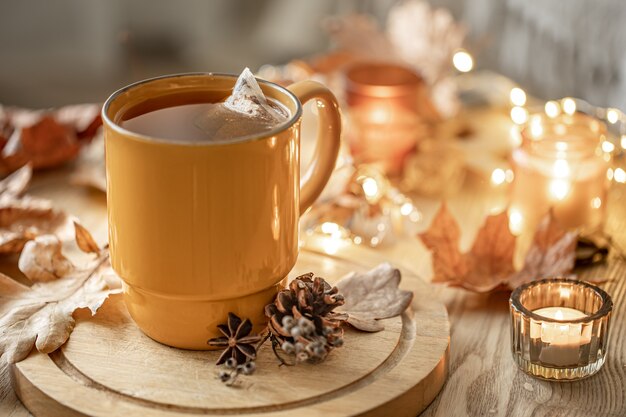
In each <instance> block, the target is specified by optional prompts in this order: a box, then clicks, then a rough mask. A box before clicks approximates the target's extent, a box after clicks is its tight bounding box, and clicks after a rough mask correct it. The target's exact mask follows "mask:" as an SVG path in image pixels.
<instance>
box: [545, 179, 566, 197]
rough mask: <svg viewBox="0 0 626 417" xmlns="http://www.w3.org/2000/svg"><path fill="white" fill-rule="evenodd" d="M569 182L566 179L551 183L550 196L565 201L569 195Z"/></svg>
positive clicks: (555, 180)
mask: <svg viewBox="0 0 626 417" xmlns="http://www.w3.org/2000/svg"><path fill="white" fill-rule="evenodd" d="M569 191H570V184H569V181H567V180H564V179H560V178H559V179H554V180H552V181H550V194H551V195H552V197H554V198H555V199H557V200H564V199H565V197H567V195H568V194H569Z"/></svg>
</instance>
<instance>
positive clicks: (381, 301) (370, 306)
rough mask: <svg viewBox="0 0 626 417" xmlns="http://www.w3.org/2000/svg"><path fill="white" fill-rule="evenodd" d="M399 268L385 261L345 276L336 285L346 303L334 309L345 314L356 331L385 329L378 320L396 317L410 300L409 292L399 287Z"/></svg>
mask: <svg viewBox="0 0 626 417" xmlns="http://www.w3.org/2000/svg"><path fill="white" fill-rule="evenodd" d="M400 279H401V274H400V271H399V270H398V269H396V268H394V267H392V266H391V265H390V264H388V263H383V264H380V265H378V266H377V267H376V268H374V269H371V270H369V271H368V272H366V273H363V274H357V273H355V272H353V273H351V274H349V275H347V276H345V277H344V278H342V279H341V280H339V282H337V284H336V286H337V288H338V289H339V292H340V293H341V294H342V295H343V296H344V299H345V304H344V305H343V306H341V307H338V308H337V309H336V310H335V311H337V312H341V313H347V314H348V320H347V321H348V323H350V324H351V325H352V326H354V327H356V328H357V329H359V330H363V331H366V332H378V331H381V330H383V329H384V328H385V326H384V325H383V324H382V323H381V322H380V321H379V320H381V319H387V318H391V317H395V316H398V315H400V314H402V312H404V310H406V309H407V307H408V306H409V305H410V304H411V300H412V299H413V293H412V292H411V291H405V290H401V289H400V288H399V287H398V286H399V284H400Z"/></svg>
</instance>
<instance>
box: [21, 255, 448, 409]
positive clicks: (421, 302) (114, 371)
mask: <svg viewBox="0 0 626 417" xmlns="http://www.w3.org/2000/svg"><path fill="white" fill-rule="evenodd" d="M369 267H370V265H365V264H362V263H358V262H354V261H348V260H345V259H341V258H337V257H330V256H328V255H322V254H318V253H315V252H310V251H306V250H305V251H303V252H302V253H301V255H300V259H299V261H298V264H297V266H296V268H295V270H294V271H293V272H292V275H295V274H300V273H304V272H307V271H316V273H317V274H318V275H320V276H324V277H327V278H329V279H331V280H332V279H333V278H334V279H337V278H339V277H341V276H343V275H344V274H345V273H347V272H349V271H352V270H361V271H362V270H365V269H367V268H369ZM331 277H332V278H331ZM402 279H403V287H405V288H408V289H412V290H413V291H414V292H415V299H414V302H413V305H412V308H411V309H410V310H408V311H407V313H406V314H404V315H403V316H402V317H401V318H400V317H398V318H394V319H389V320H386V321H385V326H386V329H385V330H384V331H382V332H379V333H372V334H370V333H362V332H357V331H354V330H352V329H349V330H347V331H346V335H345V344H344V347H342V348H340V349H336V350H335V351H333V352H332V354H331V355H329V356H328V359H327V360H326V361H325V362H323V363H321V364H318V365H309V364H302V365H298V366H295V367H288V366H283V367H279V366H277V360H276V358H275V357H274V354H273V353H272V350H271V347H270V346H269V345H270V344H269V343H266V344H265V345H264V346H263V347H262V348H261V350H260V352H259V355H258V360H257V371H256V373H255V374H254V375H251V376H242V377H241V378H240V379H239V381H240V383H239V384H238V385H237V386H236V387H227V386H225V385H223V384H222V383H221V382H220V381H219V380H218V379H217V378H216V374H217V372H218V368H217V367H216V366H214V365H213V363H214V362H215V360H216V358H217V355H218V353H216V352H194V351H185V350H180V349H175V348H170V347H167V346H164V345H161V344H159V343H157V342H155V341H153V340H151V339H150V338H148V337H147V336H145V335H144V334H143V333H142V332H141V331H140V330H139V329H138V328H137V327H136V326H135V325H134V324H133V322H132V321H131V319H130V317H129V316H128V313H127V312H126V309H125V307H124V304H123V302H122V300H121V297H120V296H114V297H112V298H111V299H110V300H108V301H107V302H106V303H105V305H104V306H103V307H102V309H101V310H100V311H99V312H98V314H97V315H96V316H95V317H93V318H92V317H89V315H88V314H78V320H77V325H76V328H75V330H74V332H73V333H72V335H71V337H70V339H69V341H68V342H67V343H66V344H65V345H64V346H63V347H62V348H61V349H59V350H58V351H56V352H54V353H52V354H49V355H45V354H42V353H39V352H35V353H32V354H31V355H30V356H29V357H28V358H27V359H26V360H24V361H22V362H20V363H18V364H16V365H14V366H13V368H12V373H13V381H14V387H15V390H16V392H17V394H18V396H19V397H20V399H21V400H22V402H23V403H24V404H25V405H26V407H27V408H28V409H29V410H30V411H31V412H32V413H33V414H34V415H36V416H83V415H89V416H147V415H154V416H189V415H194V414H195V415H247V416H252V415H253V416H261V415H266V416H267V415H285V416H287V415H291V416H293V415H297V416H316V415H322V414H323V415H325V416H344V415H372V416H388V415H394V416H403V415H405V416H415V415H417V414H418V413H419V412H420V411H422V410H423V409H424V408H425V407H426V406H427V405H428V404H429V403H430V402H431V401H432V400H433V399H434V397H435V396H436V395H437V393H438V392H439V390H440V389H441V387H442V386H443V383H444V381H445V379H446V375H447V358H448V343H449V324H448V317H447V313H446V309H445V307H444V306H443V305H442V304H440V303H439V302H436V301H433V300H432V298H431V297H430V288H429V286H428V285H427V284H425V283H423V282H422V281H420V280H419V279H418V278H417V277H415V276H411V275H410V274H407V273H405V274H404V276H403V278H402Z"/></svg>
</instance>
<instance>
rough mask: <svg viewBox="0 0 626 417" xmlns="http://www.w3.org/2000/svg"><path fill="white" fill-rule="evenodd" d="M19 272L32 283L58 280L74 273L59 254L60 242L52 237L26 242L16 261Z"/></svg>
mask: <svg viewBox="0 0 626 417" xmlns="http://www.w3.org/2000/svg"><path fill="white" fill-rule="evenodd" d="M18 267H19V268H20V271H22V272H23V273H24V275H26V277H27V278H28V279H30V280H31V281H33V282H45V281H52V280H55V279H59V278H61V277H64V276H66V275H69V274H70V273H71V272H73V271H74V269H75V267H74V265H73V264H72V263H71V262H70V261H69V260H68V259H67V258H66V257H65V256H64V255H63V253H61V242H60V241H59V239H58V238H57V237H56V236H54V235H43V236H37V237H36V238H35V239H34V240H31V241H28V242H26V244H25V245H24V249H22V253H21V254H20V259H19V261H18Z"/></svg>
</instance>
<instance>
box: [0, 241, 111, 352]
mask: <svg viewBox="0 0 626 417" xmlns="http://www.w3.org/2000/svg"><path fill="white" fill-rule="evenodd" d="M109 269H110V264H109V254H108V251H106V250H105V251H103V252H102V253H101V254H100V256H99V257H98V258H97V259H96V260H94V261H92V262H91V263H90V264H89V265H87V266H86V267H84V268H74V270H73V272H72V273H71V274H69V275H67V276H64V277H62V278H59V279H57V280H54V281H48V282H39V283H36V284H34V285H33V286H32V287H30V288H28V287H23V286H19V285H18V286H16V285H14V284H13V283H11V282H10V281H12V280H11V278H9V277H7V276H4V275H0V291H1V292H0V299H1V300H2V302H3V303H2V310H1V311H6V312H7V313H6V314H4V315H3V316H2V318H0V335H1V337H0V353H3V354H6V357H7V360H8V361H9V362H10V363H14V362H18V361H20V360H22V359H24V358H25V357H26V356H28V354H29V353H30V351H31V350H32V348H33V346H36V347H37V349H38V350H39V351H41V352H45V353H48V352H52V351H54V350H56V349H57V348H59V347H60V346H61V345H63V343H65V342H66V341H67V339H68V337H69V335H70V333H71V332H72V330H73V328H74V325H75V322H74V318H73V317H72V314H73V312H74V311H75V310H76V309H79V308H89V310H91V313H92V314H95V313H96V311H97V310H98V308H100V306H101V305H102V303H103V302H104V301H105V300H106V298H107V297H108V296H109V295H110V294H115V293H119V292H120V291H121V290H120V289H111V288H109V287H108V285H107V283H106V281H105V279H103V276H102V274H103V273H105V272H106V271H109Z"/></svg>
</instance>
